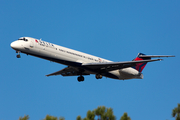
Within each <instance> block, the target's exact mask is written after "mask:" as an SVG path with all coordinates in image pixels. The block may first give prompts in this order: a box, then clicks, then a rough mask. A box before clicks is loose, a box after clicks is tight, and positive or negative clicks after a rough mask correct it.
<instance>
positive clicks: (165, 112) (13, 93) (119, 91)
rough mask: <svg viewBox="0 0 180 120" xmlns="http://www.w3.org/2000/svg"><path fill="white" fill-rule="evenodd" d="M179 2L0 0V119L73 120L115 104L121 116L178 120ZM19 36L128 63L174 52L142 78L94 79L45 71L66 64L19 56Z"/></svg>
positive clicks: (179, 88)
mask: <svg viewBox="0 0 180 120" xmlns="http://www.w3.org/2000/svg"><path fill="white" fill-rule="evenodd" d="M179 6H180V1H179V0H173V1H169V0H158V1H155V0H154V1H143V0H136V1H132V0H130V1H108V0H103V1H85V0H79V1H71V0H70V1H60V0H54V1H35V0H31V1H23V0H1V1H0V33H1V34H0V38H1V40H0V43H1V47H0V50H1V57H0V61H1V69H0V73H1V75H0V88H1V89H0V120H17V119H18V118H19V117H20V116H24V115H29V116H30V120H40V119H43V118H45V116H46V115H47V114H50V115H53V116H58V117H59V116H63V117H65V118H66V120H74V119H76V117H77V116H78V115H81V116H82V117H83V118H84V117H85V116H86V112H87V111H88V110H93V109H95V108H97V107H98V106H102V105H104V106H106V107H111V108H113V110H114V114H115V116H116V117H117V120H118V119H120V117H121V116H122V115H123V113H124V112H127V113H128V115H129V116H130V117H131V119H132V120H144V119H146V120H154V119H156V120H160V119H161V120H173V119H174V118H172V117H171V111H172V109H173V108H174V107H176V106H177V103H180V96H179V94H180V87H179V85H180V77H179V66H180V63H179V60H180V57H179V51H180V47H179V44H180V22H179V21H180V7H179ZM22 36H29V37H34V38H37V39H40V38H42V39H43V40H44V41H48V42H51V43H54V44H58V45H61V46H64V47H68V48H72V49H75V50H79V51H82V52H85V53H89V54H92V55H96V56H99V57H102V58H106V59H109V60H112V61H130V60H132V59H134V58H135V57H136V55H137V54H138V53H139V52H142V53H145V54H150V55H151V54H155V55H176V57H175V58H165V59H164V61H160V62H153V63H148V65H147V66H146V68H145V69H144V71H143V74H144V79H142V80H136V79H134V80H128V81H121V80H113V79H110V78H103V79H102V80H96V79H95V76H94V75H90V76H86V77H85V81H84V82H81V83H79V82H78V81H77V77H62V76H52V77H45V75H46V74H49V73H52V72H55V71H58V70H60V69H63V68H64V67H65V66H64V65H61V64H57V63H53V62H49V61H46V60H43V59H39V58H35V57H32V56H27V55H25V54H21V59H17V58H16V53H15V51H14V50H13V49H12V48H11V47H10V43H11V42H13V41H15V40H17V39H18V38H20V37H22Z"/></svg>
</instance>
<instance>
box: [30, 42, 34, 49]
mask: <svg viewBox="0 0 180 120" xmlns="http://www.w3.org/2000/svg"><path fill="white" fill-rule="evenodd" d="M33 47H34V41H33V40H31V41H30V48H33Z"/></svg>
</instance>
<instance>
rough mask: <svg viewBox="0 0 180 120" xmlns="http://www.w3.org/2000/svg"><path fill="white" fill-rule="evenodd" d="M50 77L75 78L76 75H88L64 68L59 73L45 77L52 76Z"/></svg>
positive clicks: (76, 69)
mask: <svg viewBox="0 0 180 120" xmlns="http://www.w3.org/2000/svg"><path fill="white" fill-rule="evenodd" d="M52 75H62V76H77V75H90V74H88V73H85V72H81V71H79V69H78V68H74V67H66V68H64V69H62V70H60V71H57V72H54V73H51V74H48V75H46V76H47V77H48V76H52Z"/></svg>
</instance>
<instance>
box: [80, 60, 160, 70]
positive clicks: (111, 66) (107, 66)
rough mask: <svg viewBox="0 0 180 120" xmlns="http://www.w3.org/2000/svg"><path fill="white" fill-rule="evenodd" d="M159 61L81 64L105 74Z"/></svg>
mask: <svg viewBox="0 0 180 120" xmlns="http://www.w3.org/2000/svg"><path fill="white" fill-rule="evenodd" d="M160 60H162V59H154V60H139V61H126V62H107V63H87V64H82V66H83V67H87V68H88V69H93V70H96V71H100V72H107V71H112V70H117V69H123V68H127V67H134V66H136V64H139V63H147V62H153V61H160Z"/></svg>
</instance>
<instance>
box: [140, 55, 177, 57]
mask: <svg viewBox="0 0 180 120" xmlns="http://www.w3.org/2000/svg"><path fill="white" fill-rule="evenodd" d="M139 57H141V58H149V57H150V58H160V57H175V56H174V55H139Z"/></svg>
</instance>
